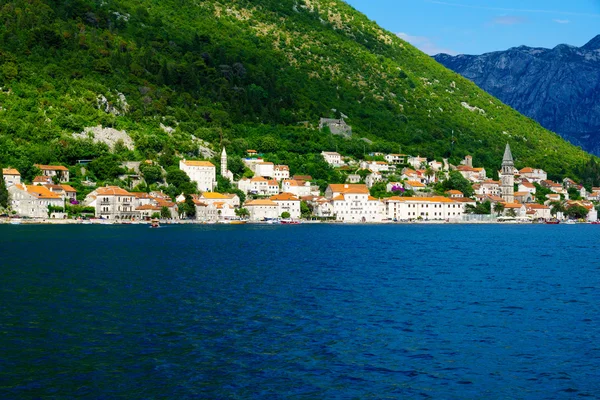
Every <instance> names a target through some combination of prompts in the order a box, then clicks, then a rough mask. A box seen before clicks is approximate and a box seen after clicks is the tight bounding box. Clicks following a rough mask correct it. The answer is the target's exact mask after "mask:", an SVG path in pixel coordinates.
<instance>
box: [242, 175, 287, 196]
mask: <svg viewBox="0 0 600 400" xmlns="http://www.w3.org/2000/svg"><path fill="white" fill-rule="evenodd" d="M238 188H239V189H240V190H241V191H242V192H244V193H251V194H256V195H263V196H266V195H268V196H273V195H276V194H278V193H279V183H278V182H277V181H276V180H275V179H265V178H263V177H262V176H256V177H254V178H252V179H248V178H243V179H240V181H239V182H238Z"/></svg>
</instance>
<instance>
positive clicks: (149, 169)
mask: <svg viewBox="0 0 600 400" xmlns="http://www.w3.org/2000/svg"><path fill="white" fill-rule="evenodd" d="M140 172H141V173H142V176H143V177H144V180H145V181H146V184H147V185H152V184H153V183H158V182H160V181H162V170H161V168H160V167H159V166H158V165H152V164H146V163H141V164H140Z"/></svg>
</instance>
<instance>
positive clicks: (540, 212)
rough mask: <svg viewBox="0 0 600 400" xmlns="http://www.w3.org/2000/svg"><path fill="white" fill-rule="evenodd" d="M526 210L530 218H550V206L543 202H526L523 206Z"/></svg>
mask: <svg viewBox="0 0 600 400" xmlns="http://www.w3.org/2000/svg"><path fill="white" fill-rule="evenodd" d="M525 208H526V210H527V215H528V216H530V217H531V218H534V219H536V218H543V219H550V218H552V213H551V208H550V207H549V206H546V205H543V204H535V203H532V204H527V205H526V206H525Z"/></svg>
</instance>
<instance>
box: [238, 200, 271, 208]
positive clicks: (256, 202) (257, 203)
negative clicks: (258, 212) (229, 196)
mask: <svg viewBox="0 0 600 400" xmlns="http://www.w3.org/2000/svg"><path fill="white" fill-rule="evenodd" d="M244 205H245V206H250V207H252V206H274V207H277V203H275V202H273V201H271V200H267V199H261V200H251V201H248V202H246V203H245V204H244Z"/></svg>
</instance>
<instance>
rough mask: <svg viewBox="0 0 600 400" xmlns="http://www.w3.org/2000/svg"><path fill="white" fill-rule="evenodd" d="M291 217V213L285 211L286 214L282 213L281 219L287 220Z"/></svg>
mask: <svg viewBox="0 0 600 400" xmlns="http://www.w3.org/2000/svg"><path fill="white" fill-rule="evenodd" d="M290 216H291V215H290V213H289V212H287V211H284V212H282V213H281V218H283V219H287V218H289V217H290Z"/></svg>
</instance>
